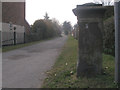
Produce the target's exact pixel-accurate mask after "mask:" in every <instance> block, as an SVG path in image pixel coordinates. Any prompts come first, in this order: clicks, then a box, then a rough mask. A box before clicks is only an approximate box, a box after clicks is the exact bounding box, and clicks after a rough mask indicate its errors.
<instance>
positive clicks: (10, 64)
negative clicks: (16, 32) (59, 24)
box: [2, 36, 67, 88]
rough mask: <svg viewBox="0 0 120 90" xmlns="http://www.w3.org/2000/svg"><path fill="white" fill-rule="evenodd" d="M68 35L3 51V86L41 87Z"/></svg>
mask: <svg viewBox="0 0 120 90" xmlns="http://www.w3.org/2000/svg"><path fill="white" fill-rule="evenodd" d="M66 40H67V36H63V37H59V38H55V39H52V40H48V41H43V42H41V43H38V44H35V45H31V46H27V47H24V48H20V49H17V50H13V51H9V52H5V53H3V55H2V57H3V61H2V65H3V66H2V87H3V88H40V87H41V85H42V83H43V81H44V79H45V78H46V76H47V75H46V72H47V71H48V70H50V69H51V68H52V66H53V65H54V63H55V61H56V59H57V57H58V56H59V54H60V52H61V49H62V47H63V46H64V44H65V42H66Z"/></svg>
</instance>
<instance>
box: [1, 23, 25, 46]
mask: <svg viewBox="0 0 120 90" xmlns="http://www.w3.org/2000/svg"><path fill="white" fill-rule="evenodd" d="M14 27H15V28H16V29H15V30H14ZM14 31H15V32H16V44H18V43H24V38H25V36H24V32H25V27H24V26H20V25H12V24H8V23H2V45H11V44H14Z"/></svg>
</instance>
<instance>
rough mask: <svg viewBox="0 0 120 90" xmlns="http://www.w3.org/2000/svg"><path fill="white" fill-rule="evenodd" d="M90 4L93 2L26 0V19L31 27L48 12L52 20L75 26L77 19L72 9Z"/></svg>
mask: <svg viewBox="0 0 120 90" xmlns="http://www.w3.org/2000/svg"><path fill="white" fill-rule="evenodd" d="M88 2H93V0H26V19H27V21H28V22H29V24H30V25H31V24H33V23H34V21H35V20H38V19H43V18H44V15H45V13H46V12H47V13H48V15H49V17H50V19H52V18H56V19H57V20H58V21H59V22H60V23H63V22H64V21H70V22H71V24H72V25H74V24H75V23H77V18H76V17H75V15H74V14H73V12H72V9H74V8H76V5H80V4H84V3H88Z"/></svg>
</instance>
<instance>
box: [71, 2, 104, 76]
mask: <svg viewBox="0 0 120 90" xmlns="http://www.w3.org/2000/svg"><path fill="white" fill-rule="evenodd" d="M73 12H74V14H75V15H76V16H77V19H78V25H79V38H78V39H79V43H78V46H79V60H78V65H77V77H79V76H86V77H92V76H95V75H97V74H101V72H102V50H103V40H102V30H103V15H104V12H105V8H104V7H103V6H102V5H101V4H94V3H87V4H83V5H77V7H76V8H75V9H73Z"/></svg>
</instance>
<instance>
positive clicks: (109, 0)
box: [94, 0, 113, 6]
mask: <svg viewBox="0 0 120 90" xmlns="http://www.w3.org/2000/svg"><path fill="white" fill-rule="evenodd" d="M94 2H95V3H97V4H102V5H103V6H110V5H113V0H94Z"/></svg>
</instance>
